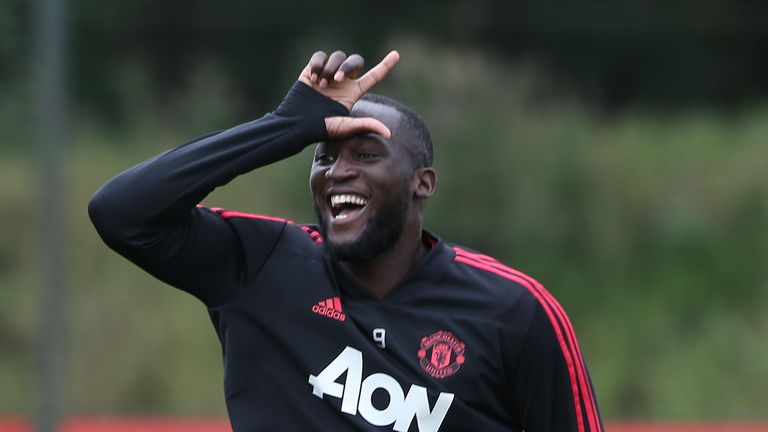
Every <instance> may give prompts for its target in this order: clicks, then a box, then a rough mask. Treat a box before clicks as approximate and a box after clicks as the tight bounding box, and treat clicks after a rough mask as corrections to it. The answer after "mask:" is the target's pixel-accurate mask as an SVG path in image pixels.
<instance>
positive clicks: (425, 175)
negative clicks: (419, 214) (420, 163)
mask: <svg viewBox="0 0 768 432" xmlns="http://www.w3.org/2000/svg"><path fill="white" fill-rule="evenodd" d="M436 185H437V173H436V172H435V170H434V168H430V167H426V168H417V169H416V170H415V171H414V172H413V196H414V197H415V198H417V199H421V200H426V199H427V198H429V197H431V196H432V194H433V193H435V186H436Z"/></svg>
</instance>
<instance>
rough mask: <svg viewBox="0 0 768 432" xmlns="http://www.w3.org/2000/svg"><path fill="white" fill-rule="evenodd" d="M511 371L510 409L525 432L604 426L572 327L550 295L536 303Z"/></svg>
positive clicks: (594, 431) (592, 430) (582, 431)
mask: <svg viewBox="0 0 768 432" xmlns="http://www.w3.org/2000/svg"><path fill="white" fill-rule="evenodd" d="M512 371H513V372H512V374H511V377H510V388H511V389H512V396H513V398H514V408H513V410H514V412H515V416H516V417H517V418H519V419H520V420H521V422H522V426H523V428H524V430H525V431H526V432H545V431H546V432H565V431H573V432H601V431H602V430H603V427H602V423H601V420H600V413H599V411H598V408H597V402H596V399H595V398H594V391H593V389H592V382H591V380H590V378H589V373H588V372H587V369H586V367H585V365H584V361H583V359H582V358H581V353H580V350H579V347H578V343H577V342H576V336H575V334H574V333H573V328H572V327H571V325H570V322H569V321H568V318H567V316H566V315H565V313H564V312H563V311H562V308H561V307H560V305H559V304H557V303H556V302H554V300H552V302H549V301H547V302H546V303H545V304H544V305H543V304H540V303H536V310H535V311H534V313H533V316H532V318H531V322H530V325H529V327H528V332H527V334H526V336H525V340H524V341H523V343H522V346H521V348H520V351H519V352H518V355H517V360H516V362H515V364H514V366H513V368H512ZM577 409H578V412H577Z"/></svg>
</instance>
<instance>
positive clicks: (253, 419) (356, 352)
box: [89, 83, 602, 432]
mask: <svg viewBox="0 0 768 432" xmlns="http://www.w3.org/2000/svg"><path fill="white" fill-rule="evenodd" d="M348 114H349V112H348V111H347V110H346V108H345V107H343V106H342V105H340V104H338V103H336V102H335V101H333V100H331V99H328V98H326V97H325V96H323V95H321V94H319V93H317V92H315V91H314V90H312V89H311V88H309V87H308V86H306V85H304V84H301V83H296V85H294V87H293V88H292V89H291V90H290V91H289V93H288V95H287V96H286V98H285V99H284V100H283V102H282V103H281V105H280V106H279V107H278V109H277V110H275V111H274V112H273V113H269V114H267V115H265V116H264V117H262V118H260V119H257V120H254V121H251V122H248V123H245V124H242V125H239V126H236V127H234V128H231V129H228V130H225V131H222V132H216V133H213V134H209V135H206V136H204V137H201V138H198V139H196V140H193V141H191V142H188V143H186V144H183V145H181V146H179V147H177V148H175V149H173V150H170V151H167V152H165V153H162V154H160V155H158V156H156V157H154V158H152V159H149V160H147V161H145V162H143V163H141V164H139V165H137V166H135V167H133V168H130V169H128V170H127V171H125V172H123V173H121V174H119V175H117V176H116V177H114V178H113V179H111V180H110V181H109V182H107V183H106V184H105V185H104V186H102V187H101V188H100V189H99V190H98V191H97V192H96V194H95V195H94V197H93V198H92V200H91V202H90V204H89V214H90V217H91V220H92V221H93V224H94V226H95V227H96V230H97V231H98V233H99V234H100V235H101V237H102V238H103V239H104V241H105V242H106V244H107V245H108V246H109V247H111V248H112V249H114V250H115V251H117V252H118V253H120V254H121V255H123V256H124V257H126V258H127V259H129V260H130V261H132V262H134V263H135V264H137V265H138V266H140V267H141V268H143V269H144V270H146V271H147V272H149V273H151V274H152V275H154V276H156V277H157V278H159V279H161V280H163V281H164V282H166V283H168V284H170V285H172V286H174V287H177V288H179V289H182V290H184V291H186V292H188V293H190V294H192V295H194V296H195V297H197V298H198V299H200V300H201V301H202V302H203V303H204V304H205V306H206V307H207V308H208V312H209V314H210V317H211V320H212V322H213V325H214V327H215V329H216V332H217V335H218V338H219V340H220V342H221V346H222V352H223V358H224V393H225V399H226V404H227V410H228V413H229V417H230V421H231V424H232V427H233V429H234V430H235V431H305V430H306V431H308V430H329V431H331V430H332V431H358V430H397V431H405V430H409V431H438V430H439V431H469V430H473V431H521V430H525V431H528V432H539V431H579V432H583V431H600V430H602V424H601V420H600V416H599V412H598V409H597V405H596V401H595V398H594V394H593V389H592V384H591V381H590V378H589V375H588V373H587V370H586V367H585V364H584V361H583V359H582V356H581V353H580V350H579V347H578V343H577V341H576V337H575V333H574V332H573V328H572V326H571V324H570V321H569V320H568V318H567V316H566V315H565V312H564V311H563V310H562V308H561V307H560V305H559V304H558V303H557V302H556V301H555V300H554V298H553V297H552V296H551V294H549V293H548V292H547V291H546V290H545V289H544V288H543V287H542V286H541V285H540V284H539V283H538V282H536V281H535V280H533V279H532V278H530V277H528V276H526V275H524V274H522V273H520V272H518V271H516V270H514V269H511V268H509V267H507V266H505V265H503V264H501V263H500V262H498V261H496V260H495V259H493V258H491V257H488V256H486V255H482V254H479V253H477V252H474V251H470V250H469V249H467V248H464V247H461V246H458V245H453V244H450V243H447V242H444V241H442V240H441V239H439V238H438V237H437V236H435V235H433V234H431V233H429V232H426V231H425V232H424V242H425V244H426V245H427V246H428V247H429V252H428V253H427V255H426V257H425V258H424V259H423V260H422V262H421V263H419V265H418V266H417V267H416V268H415V269H414V270H413V271H412V272H411V273H410V274H409V275H408V276H407V277H406V278H405V279H404V280H403V281H402V282H401V283H400V284H399V285H398V286H397V287H396V288H394V289H393V290H392V292H391V293H390V294H389V295H388V296H387V297H385V298H384V299H375V298H373V297H372V296H371V295H370V294H369V293H368V292H367V291H366V290H365V289H364V288H363V287H361V286H359V285H358V284H357V283H356V282H355V281H354V280H353V279H352V277H351V276H349V275H348V274H346V273H345V272H344V270H342V269H341V267H340V266H338V265H337V263H335V262H334V260H333V259H332V258H331V257H330V256H329V254H328V253H327V251H326V249H325V247H324V245H323V239H322V236H321V235H320V233H319V232H318V229H317V227H315V226H313V225H299V224H295V223H293V222H291V221H287V220H284V219H280V218H275V217H270V216H261V215H253V214H246V213H240V212H236V211H231V210H226V209H218V208H206V207H203V206H200V205H198V203H200V202H201V201H202V200H203V199H204V198H205V197H206V196H207V195H208V194H209V193H210V192H211V191H213V190H214V189H215V188H217V187H219V186H222V185H225V184H227V183H228V182H229V181H231V180H232V179H234V178H235V177H237V176H239V175H241V174H244V173H247V172H249V171H251V170H254V169H256V168H259V167H261V166H264V165H267V164H270V163H272V162H276V161H278V160H281V159H284V158H287V157H289V156H291V155H293V154H295V153H298V152H299V151H301V150H302V149H303V148H304V147H306V146H307V145H309V144H311V143H314V142H318V141H322V140H325V139H326V138H327V135H326V130H325V123H324V118H325V117H328V116H337V115H348Z"/></svg>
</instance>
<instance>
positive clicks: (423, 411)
mask: <svg viewBox="0 0 768 432" xmlns="http://www.w3.org/2000/svg"><path fill="white" fill-rule="evenodd" d="M345 372H346V374H347V379H346V381H345V382H344V384H339V383H337V382H336V380H337V379H339V377H341V376H342V375H343V374H344V373H345ZM362 375H363V353H361V352H360V351H358V350H356V349H354V348H350V347H346V348H344V351H342V352H341V354H339V355H338V356H337V357H336V358H335V359H333V361H332V362H331V363H330V364H329V365H328V366H326V367H325V369H323V370H322V371H321V372H320V373H319V374H318V375H317V376H315V375H310V376H309V384H310V385H311V386H312V394H314V395H315V396H317V397H319V398H320V399H322V398H323V395H328V396H332V397H335V398H340V399H341V411H342V412H345V413H347V414H350V415H357V413H358V412H359V413H360V415H361V416H362V417H363V418H364V419H365V420H367V421H368V422H369V423H371V424H372V425H375V426H387V425H390V424H392V423H394V426H393V428H392V429H393V430H395V431H399V432H404V431H407V430H408V428H409V427H410V425H411V422H413V418H414V417H416V424H417V426H418V430H419V431H420V432H428V431H432V432H436V431H438V430H439V429H440V425H441V424H442V423H443V419H445V415H446V414H447V413H448V409H449V408H450V407H451V403H452V402H453V393H440V396H439V397H438V398H437V402H436V403H435V406H434V407H433V408H431V409H430V407H429V400H428V399H427V389H426V388H425V387H421V386H417V385H411V388H410V389H409V390H408V394H404V393H403V389H402V387H400V384H399V383H398V382H397V381H395V379H394V378H392V377H391V376H389V375H386V374H383V373H375V374H373V375H371V376H368V377H367V378H365V379H363V377H362ZM377 389H382V390H384V391H386V392H387V393H388V394H389V405H388V406H387V407H386V408H384V409H379V408H376V407H375V406H373V402H372V401H371V396H373V392H374V391H376V390H377Z"/></svg>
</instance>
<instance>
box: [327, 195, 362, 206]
mask: <svg viewBox="0 0 768 432" xmlns="http://www.w3.org/2000/svg"><path fill="white" fill-rule="evenodd" d="M343 204H354V205H359V206H364V205H366V204H368V200H367V199H365V198H363V197H361V196H358V195H352V194H340V195H331V205H332V206H333V207H337V206H340V205H343Z"/></svg>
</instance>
